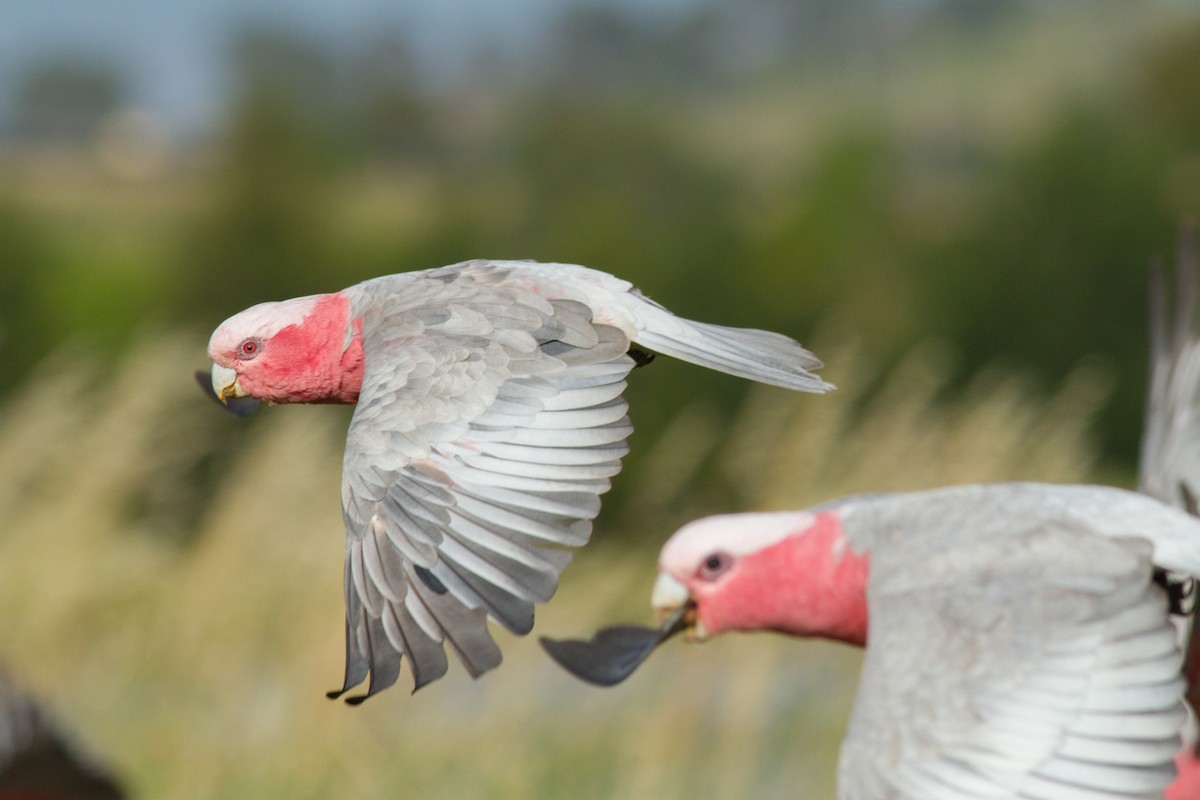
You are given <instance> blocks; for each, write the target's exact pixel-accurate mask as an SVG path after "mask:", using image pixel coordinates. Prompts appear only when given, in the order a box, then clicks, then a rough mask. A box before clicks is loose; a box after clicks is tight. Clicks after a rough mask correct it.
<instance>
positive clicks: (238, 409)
mask: <svg viewBox="0 0 1200 800" xmlns="http://www.w3.org/2000/svg"><path fill="white" fill-rule="evenodd" d="M196 383H198V384H200V388H201V389H202V390H204V394H205V395H207V396H208V398H209V399H210V400H212V401H213V402H214V403H216V404H217V405H219V406H220V407H221V408H223V409H225V410H226V411H227V412H229V413H230V414H232V415H233V416H235V417H237V418H238V419H245V418H246V417H248V416H250V415H251V414H253V413H254V410H255V409H256V408H258V405H259V401H258V400H255V399H254V398H253V397H230V398H229V399H227V400H225V401H224V402H222V401H221V398H219V397H217V393H216V392H214V391H213V388H212V378H211V377H210V376H209V374H208V373H207V372H205V371H204V370H199V369H198V370H196Z"/></svg>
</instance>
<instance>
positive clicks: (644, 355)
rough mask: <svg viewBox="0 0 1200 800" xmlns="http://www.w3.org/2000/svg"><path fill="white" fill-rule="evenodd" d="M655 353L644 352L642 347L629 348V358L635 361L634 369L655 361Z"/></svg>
mask: <svg viewBox="0 0 1200 800" xmlns="http://www.w3.org/2000/svg"><path fill="white" fill-rule="evenodd" d="M654 356H655V354H654V353H651V352H650V351H649V350H643V349H641V348H640V347H631V348H629V357H630V358H632V359H633V368H634V369H637V368H638V367H644V366H646V365H647V364H649V363H650V362H651V361H653V360H654Z"/></svg>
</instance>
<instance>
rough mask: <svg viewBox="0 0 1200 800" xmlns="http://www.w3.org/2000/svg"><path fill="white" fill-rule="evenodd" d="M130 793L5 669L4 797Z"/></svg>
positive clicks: (52, 799) (1, 683)
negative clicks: (71, 737)
mask: <svg viewBox="0 0 1200 800" xmlns="http://www.w3.org/2000/svg"><path fill="white" fill-rule="evenodd" d="M124 796H125V793H124V792H123V791H122V790H121V788H120V787H119V786H118V785H117V783H116V781H115V780H114V779H113V778H111V777H110V776H108V775H107V774H105V770H104V768H103V767H101V766H100V765H99V764H97V763H94V762H92V761H91V760H90V759H89V758H88V757H87V756H86V755H84V754H83V753H82V752H81V751H80V748H79V747H78V746H77V745H76V744H75V743H74V742H73V741H71V739H70V738H69V737H68V736H67V735H66V734H64V733H63V732H62V731H61V730H60V729H59V727H58V725H57V724H56V723H55V722H54V721H53V720H52V719H51V718H50V715H49V713H48V712H47V711H46V710H45V709H44V708H43V707H42V706H41V704H39V703H38V702H37V701H36V700H34V699H33V698H32V697H31V696H30V695H29V694H28V693H27V692H26V691H25V690H24V689H23V688H21V687H20V686H19V685H17V684H16V683H15V682H14V681H13V680H12V679H11V678H10V677H9V676H8V674H7V673H4V672H3V671H0V798H4V797H11V798H41V799H42V800H120V798H122V797H124Z"/></svg>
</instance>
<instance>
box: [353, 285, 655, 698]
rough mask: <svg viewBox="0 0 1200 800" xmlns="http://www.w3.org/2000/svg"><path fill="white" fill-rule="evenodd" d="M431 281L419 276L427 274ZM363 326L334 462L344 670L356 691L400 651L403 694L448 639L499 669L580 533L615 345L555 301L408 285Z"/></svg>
mask: <svg viewBox="0 0 1200 800" xmlns="http://www.w3.org/2000/svg"><path fill="white" fill-rule="evenodd" d="M435 274H436V273H435ZM419 290H420V291H423V292H425V293H426V296H425V297H424V298H423V299H419V300H417V301H414V299H413V295H412V292H389V293H388V294H387V295H386V296H385V297H383V298H381V299H379V300H377V302H376V303H375V304H374V305H373V306H372V308H371V310H370V312H368V314H367V316H366V318H365V319H364V328H363V332H364V350H365V353H366V362H367V366H366V375H365V376H364V381H363V389H362V393H361V395H360V397H359V402H358V407H357V409H356V411H355V414H354V419H353V421H352V422H351V425H350V431H349V434H348V437H347V443H346V458H345V464H344V473H343V493H342V494H343V509H344V516H345V522H346V531H347V541H346V565H345V589H346V676H345V682H344V685H343V688H342V690H341V691H340V692H335V693H331V696H337V695H339V694H341V693H342V692H344V691H346V690H348V689H349V688H351V687H352V686H355V685H357V684H359V683H361V682H362V681H364V680H366V679H367V677H368V675H369V677H370V684H369V688H368V691H367V694H366V695H363V696H359V697H356V698H352V701H354V702H359V701H361V700H362V699H365V697H367V696H370V695H371V694H374V693H375V692H378V691H380V690H381V689H384V688H386V687H388V686H390V685H391V684H392V683H394V682H395V681H396V679H397V677H398V675H399V672H400V666H401V660H402V658H403V657H404V656H407V657H408V659H409V665H410V669H411V670H412V673H413V679H414V683H415V687H416V688H420V687H421V686H422V685H424V684H426V683H428V682H430V681H432V680H436V679H437V678H439V677H441V676H442V675H443V674H444V673H445V672H446V669H447V659H446V655H445V650H444V646H445V645H449V646H450V648H451V649H452V650H454V652H455V653H456V654H457V655H458V657H459V658H460V660H461V661H462V663H463V664H464V666H465V667H466V668H467V671H468V672H469V673H470V674H471V675H472V676H478V675H479V674H481V673H483V672H485V671H486V670H489V669H491V668H493V667H495V666H496V665H497V664H499V663H500V658H501V657H500V651H499V649H498V647H497V646H496V644H495V642H494V641H493V640H492V638H491V636H490V635H489V633H488V630H487V619H488V618H491V619H492V620H494V621H496V622H498V623H499V624H501V625H503V626H504V627H505V628H507V629H508V630H510V631H512V632H513V633H516V634H524V633H527V632H529V630H530V629H531V628H532V626H533V606H534V604H535V603H539V602H545V601H546V600H548V599H550V597H551V596H552V595H553V594H554V592H555V590H556V589H557V587H558V575H559V573H560V572H561V571H562V569H563V568H564V567H565V566H566V564H567V562H568V561H569V560H570V553H569V552H568V551H567V550H566V549H565V548H567V547H576V546H579V545H582V544H584V543H586V542H587V540H588V537H589V535H590V533H591V520H592V518H593V517H595V515H596V514H597V512H598V511H599V509H600V495H601V494H603V493H604V492H605V491H607V490H608V488H609V477H610V476H612V475H614V474H616V473H617V472H618V471H619V470H620V467H621V461H620V460H621V457H622V456H623V455H624V454H625V453H626V451H627V449H628V448H627V445H626V441H625V440H626V438H627V437H628V436H629V434H630V433H631V432H632V426H631V424H630V422H629V419H628V417H627V416H626V410H627V405H626V403H625V400H624V398H623V397H622V392H623V391H624V388H625V376H626V375H627V374H628V373H629V371H630V370H631V369H632V368H633V366H634V361H633V359H632V358H630V357H629V356H628V355H627V352H628V350H629V345H630V343H629V340H628V338H627V337H626V336H625V334H624V333H622V332H621V331H620V330H618V329H616V328H614V327H610V326H606V325H601V324H597V323H595V322H594V321H593V320H592V316H591V312H590V310H589V309H588V308H587V307H586V306H584V305H583V304H581V303H577V302H574V301H570V300H546V299H544V298H542V297H540V296H538V295H536V294H534V293H533V292H530V291H527V290H521V289H516V288H513V287H510V286H499V285H486V284H484V283H482V282H479V281H477V280H463V279H461V278H460V277H459V276H458V275H457V273H455V272H453V271H448V272H447V273H446V274H445V276H444V279H441V280H439V279H429V278H426V279H425V280H423V281H422V283H421V285H420V289H419Z"/></svg>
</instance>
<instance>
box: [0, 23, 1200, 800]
mask: <svg viewBox="0 0 1200 800" xmlns="http://www.w3.org/2000/svg"><path fill="white" fill-rule="evenodd" d="M898 5H899V4H892V3H888V2H884V1H883V0H853V2H850V1H848V0H842V1H841V2H825V1H824V0H806V2H796V1H795V0H754V2H751V3H742V4H738V5H736V6H735V5H733V4H721V3H715V2H713V3H705V2H696V3H695V4H693V5H690V6H687V7H686V8H685V9H684V10H680V11H678V12H677V13H675V14H665V15H646V14H642V13H639V12H638V11H636V10H633V9H632V7H626V6H617V5H609V4H598V3H592V4H568V5H565V6H564V10H563V11H562V12H561V17H560V19H559V21H558V23H557V24H556V25H555V26H553V27H552V30H551V35H550V36H549V38H548V39H547V40H546V41H544V42H542V44H541V46H540V47H539V48H537V52H535V53H522V54H520V55H519V56H517V55H512V54H508V55H506V54H503V53H495V54H491V55H489V56H488V57H486V58H481V59H480V63H479V65H478V66H477V68H476V69H474V70H473V71H471V72H470V74H468V75H467V76H465V77H464V76H460V77H459V78H458V79H457V80H441V79H439V78H438V77H437V76H434V75H430V74H429V70H428V68H427V67H426V66H423V65H422V64H421V63H420V62H419V60H418V59H417V58H416V56H415V55H414V52H415V51H414V48H413V47H412V42H410V41H408V40H407V39H406V38H405V35H404V34H403V32H399V31H388V30H378V31H375V32H373V34H372V36H371V37H368V38H366V39H364V40H363V41H362V42H361V43H360V44H359V46H357V47H353V48H345V47H342V48H339V49H335V48H333V47H331V46H328V45H326V44H324V43H323V42H322V40H321V39H320V38H313V37H308V36H306V35H302V34H298V33H296V32H294V31H289V30H288V29H286V28H268V27H260V28H255V29H253V30H246V31H240V32H235V33H233V34H232V35H231V37H230V44H229V48H228V56H229V58H228V64H229V74H230V80H229V86H230V92H229V96H228V98H227V103H226V104H225V106H224V107H223V108H222V109H221V113H220V114H218V115H216V116H215V117H214V118H213V121H212V125H211V127H210V128H209V129H207V130H201V131H189V132H187V133H186V135H183V134H180V133H179V132H174V133H172V132H171V131H169V130H166V129H164V128H163V127H162V122H161V120H158V119H156V118H155V117H154V116H153V115H152V114H148V113H146V112H145V111H144V110H137V109H131V108H129V107H128V104H127V97H128V92H127V91H126V84H125V83H124V81H126V80H127V79H128V76H125V75H124V74H123V73H122V72H121V66H120V65H119V64H103V63H99V64H98V63H90V62H79V61H78V60H75V59H73V58H59V57H56V56H55V55H54V54H52V53H51V54H47V57H46V61H45V62H44V63H41V64H34V65H31V67H30V70H29V74H28V76H27V77H26V79H25V81H24V83H25V90H24V91H22V92H20V93H19V94H18V97H17V100H16V103H17V106H16V107H15V109H14V110H13V113H12V114H11V115H10V117H11V118H12V119H13V120H15V121H14V123H13V124H12V125H11V127H10V129H9V130H7V131H5V132H4V133H5V135H4V136H3V138H2V139H0V363H3V364H4V367H5V376H6V381H5V382H4V384H3V385H2V386H0V408H2V410H3V411H4V414H3V416H0V476H2V478H0V526H2V528H0V614H2V615H3V618H4V619H6V620H8V623H7V624H6V636H5V640H4V646H3V652H0V659H3V660H4V661H6V662H10V663H11V664H12V666H13V670H14V672H15V673H16V674H17V675H19V676H20V677H21V679H22V680H23V681H24V682H26V683H30V684H33V685H34V686H35V688H37V689H39V690H40V692H41V693H42V694H43V695H44V696H46V697H47V698H49V699H50V700H51V701H52V703H51V704H52V705H54V706H56V707H58V708H59V709H60V711H61V712H62V715H63V716H65V717H67V718H68V721H73V722H77V724H78V727H79V728H81V729H82V730H83V731H84V732H85V736H84V738H85V739H93V740H95V741H97V742H99V743H101V747H100V748H99V749H100V750H101V751H102V753H103V754H104V755H106V756H108V757H110V758H112V759H113V760H114V761H115V762H116V764H117V766H118V768H119V769H120V770H121V771H122V772H123V773H124V774H125V775H127V776H128V777H129V779H130V781H131V782H132V784H133V786H134V788H135V789H136V790H137V792H138V794H139V795H140V796H144V797H153V798H160V797H162V798H185V797H235V796H245V797H263V798H271V797H289V798H293V797H339V798H340V797H348V798H354V797H364V798H368V797H380V796H387V795H389V794H394V793H397V792H398V793H400V794H404V795H407V794H413V795H416V794H418V793H419V794H422V795H425V796H430V797H461V796H468V795H470V796H490V797H533V796H537V797H552V796H578V797H651V796H653V797H672V796H679V797H683V796H697V795H700V794H703V795H704V796H709V797H744V796H762V797H772V796H793V795H794V793H795V787H796V786H802V787H807V789H808V790H810V791H809V793H807V794H806V796H811V797H829V796H831V795H832V789H831V786H832V779H833V769H832V759H833V757H834V754H835V752H836V742H837V739H838V736H839V731H840V729H841V726H842V725H843V723H844V720H845V717H846V710H847V708H848V705H847V704H848V702H849V698H850V696H851V693H852V691H853V665H854V663H855V660H856V656H855V654H853V653H850V652H849V651H847V650H844V649H839V648H831V647H824V646H821V645H813V644H801V643H795V642H784V641H777V640H774V639H771V638H770V637H742V638H738V639H735V640H731V641H727V642H716V643H713V644H710V645H706V646H705V647H704V648H703V649H701V650H697V649H691V648H684V647H682V646H679V647H673V648H670V649H669V650H667V651H665V652H663V653H662V654H661V656H662V657H661V658H657V659H655V662H654V663H652V664H651V665H650V667H649V668H648V669H647V672H646V674H644V675H639V676H638V677H637V678H636V679H635V681H634V682H633V683H631V684H630V685H629V686H627V687H624V688H622V689H620V690H616V691H611V692H598V691H596V690H592V689H588V688H585V687H581V686H576V685H574V684H572V683H571V682H570V681H569V680H568V679H566V678H565V677H564V676H561V675H558V674H557V673H556V672H555V671H554V669H553V668H552V666H551V665H550V664H549V662H548V661H547V660H546V659H545V658H543V657H542V656H541V654H540V651H539V650H538V649H537V647H536V644H535V643H534V642H533V641H532V640H528V641H526V640H520V641H517V640H512V639H506V640H505V641H504V647H505V651H506V664H505V666H504V668H502V669H501V670H499V671H497V672H496V673H494V674H491V675H489V676H487V677H486V678H485V679H484V680H483V681H480V682H478V683H471V682H470V681H469V680H467V679H466V678H465V677H464V676H463V675H462V674H461V672H454V671H453V670H452V672H453V674H452V677H451V678H449V679H448V680H447V681H445V682H442V683H440V684H437V685H435V686H434V687H432V688H430V689H427V690H424V691H422V692H421V693H419V694H418V695H416V696H415V697H411V698H408V697H404V696H403V691H402V690H394V691H393V692H392V693H389V694H388V695H385V696H383V697H381V698H378V699H377V700H373V701H372V702H370V703H368V704H366V706H365V707H364V708H362V709H359V710H357V711H349V710H347V709H345V708H342V707H341V706H339V705H337V704H334V703H329V702H327V701H326V700H325V699H324V698H323V697H321V695H320V692H321V691H323V690H324V689H327V688H332V687H333V684H334V683H336V681H337V679H338V677H339V675H340V670H341V665H340V659H341V638H340V637H341V623H340V619H341V616H340V615H341V590H340V581H341V575H342V573H341V565H340V563H339V562H340V558H341V553H342V543H341V541H340V537H341V532H340V524H341V523H340V518H339V516H338V508H337V498H338V475H337V470H338V469H339V467H340V463H341V458H340V455H339V449H340V439H341V436H342V431H343V430H344V424H345V422H346V419H347V416H346V414H345V413H344V411H341V410H338V409H332V408H312V409H267V410H265V411H264V412H262V413H259V414H257V415H256V417H255V418H254V419H252V420H251V421H250V422H248V423H244V424H239V423H236V422H234V421H232V420H230V419H227V418H226V417H224V416H223V415H220V414H219V413H217V412H216V411H215V410H214V409H213V408H212V407H211V406H210V405H209V404H208V403H207V402H206V401H205V400H203V398H202V397H201V396H200V394H199V392H198V391H197V390H196V387H195V386H194V384H193V383H192V377H191V372H192V370H193V369H195V368H198V367H204V366H205V365H206V360H205V355H204V344H205V343H206V340H207V336H208V332H209V331H210V330H211V328H212V327H213V326H214V325H215V324H216V323H218V322H219V321H220V320H221V319H223V318H224V317H226V316H228V315H229V314H231V313H233V312H235V311H237V310H240V309H241V308H244V307H245V306H248V305H250V304H252V303H255V302H259V301H261V300H266V299H278V298H282V297H288V296H294V295H298V294H305V293H311V292H318V291H327V290H333V289H337V288H340V287H342V286H345V285H347V284H349V283H352V282H354V281H357V280H362V279H365V278H368V277H372V276H375V275H379V274H384V273H389V272H396V271H403V270H409V269H419V268H425V267H432V266H438V265H441V264H444V263H451V262H454V261H459V260H463V259H465V258H471V257H479V256H484V257H499V258H536V259H541V260H557V261H572V262H578V263H584V264H588V265H589V266H594V267H597V268H600V269H604V270H607V271H610V272H614V273H617V274H619V275H621V276H622V277H625V278H628V279H631V280H633V281H634V282H635V283H637V284H638V285H639V286H641V287H642V288H643V289H644V290H645V291H646V292H647V293H648V294H650V295H651V296H652V297H654V298H656V299H658V300H660V301H661V302H663V303H664V304H665V305H667V306H668V307H670V308H672V309H673V310H675V311H677V312H679V313H682V314H686V315H688V316H692V317H696V318H700V319H705V320H710V321H714V322H724V323H728V324H741V325H753V326H757V327H764V328H771V329H775V330H779V331H783V332H786V333H788V334H791V335H793V336H796V337H798V338H800V339H802V340H803V341H805V342H806V343H807V344H809V345H811V346H812V347H813V349H814V350H815V351H816V352H817V353H818V354H819V355H821V356H822V357H823V358H824V359H826V361H827V363H828V364H829V368H828V370H827V373H826V377H828V378H829V379H830V380H832V381H833V382H834V383H837V384H838V385H839V386H840V387H841V388H840V391H839V392H838V393H837V394H836V395H833V396H830V397H825V398H814V397H791V396H789V395H787V394H786V393H781V392H777V391H772V390H751V389H749V388H748V387H746V386H744V385H743V384H742V383H741V382H739V381H735V380H733V379H730V378H728V377H725V376H719V375H712V374H706V373H705V372H704V371H702V370H699V369H696V368H693V367H689V366H687V365H681V364H678V363H672V362H670V361H669V360H667V359H659V360H657V361H656V362H655V363H654V364H653V365H652V366H651V367H650V368H647V369H644V370H639V371H638V372H637V373H636V374H635V375H634V376H633V377H632V379H631V386H630V389H629V397H630V403H631V406H632V409H633V410H632V415H633V418H634V422H635V424H636V425H637V427H638V432H637V433H636V434H635V436H634V439H633V442H632V445H633V451H632V453H631V455H630V457H629V458H628V459H627V462H626V468H625V470H624V472H623V473H622V474H621V475H620V476H619V477H618V478H617V480H616V481H615V486H614V489H613V491H612V493H611V494H610V495H609V496H608V497H607V498H606V502H605V508H604V511H603V513H602V515H601V517H600V519H599V520H598V523H597V534H596V539H595V541H596V544H595V545H594V546H593V547H591V548H589V549H588V550H587V551H585V552H584V553H583V554H581V555H580V556H579V557H578V558H577V563H576V564H575V565H574V566H572V567H571V568H570V569H569V570H568V571H567V573H566V578H565V582H564V585H563V588H562V591H561V592H560V595H559V597H558V598H556V600H555V601H554V602H553V603H551V604H550V605H548V606H547V607H545V608H544V609H543V610H541V611H540V612H539V618H538V619H539V623H538V629H537V631H538V632H539V633H546V634H550V635H560V636H561V635H571V634H584V633H586V632H588V631H590V630H591V629H592V628H594V627H595V626H598V625H602V624H607V623H611V622H613V621H615V620H617V619H621V618H641V619H644V618H645V603H646V597H647V592H648V590H649V585H650V580H651V577H652V572H653V560H654V554H655V552H656V551H657V547H658V545H659V544H660V543H661V541H662V540H663V539H664V538H665V536H666V535H667V534H668V533H669V532H670V531H671V530H673V529H674V528H675V527H676V526H677V525H678V524H680V523H681V522H683V521H685V520H686V519H689V518H691V517H693V516H696V515H698V514H701V513H709V512H718V511H730V510H737V509H741V508H755V507H759V508H761V507H786V506H796V505H800V504H807V503H812V502H818V501H821V500H825V499H828V498H829V497H832V496H834V495H838V494H843V493H848V492H859V491H871V490H881V489H895V488H915V487H919V486H932V485H938V484H944V483H952V482H962V481H967V480H985V479H994V480H999V479H1017V478H1037V479H1045V480H1094V479H1098V478H1099V479H1104V480H1108V481H1110V482H1116V483H1122V484H1125V485H1130V484H1132V483H1133V479H1132V474H1133V467H1134V459H1135V454H1136V441H1137V436H1138V431H1139V430H1140V417H1141V404H1142V395H1143V391H1144V388H1143V387H1144V385H1145V379H1144V373H1145V357H1144V351H1145V349H1146V343H1145V313H1144V307H1145V302H1144V295H1145V288H1144V287H1145V284H1146V268H1147V266H1148V264H1149V262H1150V260H1151V258H1152V257H1154V256H1155V255H1161V256H1164V257H1169V256H1170V254H1171V251H1172V250H1173V246H1174V231H1175V228H1176V225H1177V223H1178V222H1179V221H1180V220H1181V219H1191V218H1194V217H1195V216H1196V215H1197V212H1198V211H1200V158H1198V157H1200V123H1198V122H1197V120H1198V119H1200V115H1198V114H1197V113H1196V109H1197V107H1200V58H1197V57H1196V54H1197V53H1200V14H1198V13H1197V12H1196V11H1194V10H1193V9H1191V8H1190V7H1188V6H1187V5H1186V4H1175V3H1167V2H1152V3H1139V4H1129V3H1125V2H1122V1H1121V0H1089V2H1062V3H1052V4H1051V3H1037V2H1024V1H1023V0H941V2H931V3H926V4H907V5H908V6H909V8H908V10H906V11H903V12H902V11H899V10H898ZM81 97H82V98H84V99H83V100H81V99H80V98H81ZM392 695H394V696H392ZM514 732H517V733H514ZM748 787H751V788H748Z"/></svg>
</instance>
